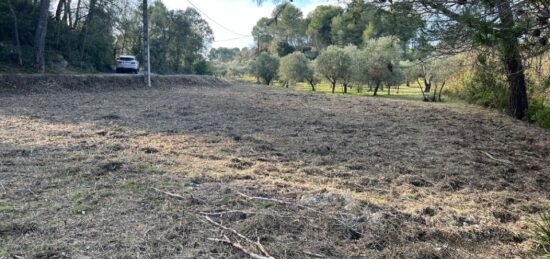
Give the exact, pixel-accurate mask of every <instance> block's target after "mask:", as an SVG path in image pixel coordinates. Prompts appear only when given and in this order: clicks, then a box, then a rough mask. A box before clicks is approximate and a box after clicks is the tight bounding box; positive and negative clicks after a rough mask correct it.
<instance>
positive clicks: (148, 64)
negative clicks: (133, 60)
mask: <svg viewBox="0 0 550 259" xmlns="http://www.w3.org/2000/svg"><path fill="white" fill-rule="evenodd" d="M148 16H149V8H148V5H147V0H143V47H144V50H143V64H144V67H143V75H144V77H145V78H144V79H145V85H146V86H147V87H151V62H150V57H149V54H150V52H149V18H148Z"/></svg>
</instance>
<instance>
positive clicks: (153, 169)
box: [139, 165, 168, 175]
mask: <svg viewBox="0 0 550 259" xmlns="http://www.w3.org/2000/svg"><path fill="white" fill-rule="evenodd" d="M139 169H140V171H142V172H143V173H145V174H156V175H163V174H166V173H167V172H168V171H167V170H166V169H165V168H163V167H162V166H158V165H140V167H139Z"/></svg>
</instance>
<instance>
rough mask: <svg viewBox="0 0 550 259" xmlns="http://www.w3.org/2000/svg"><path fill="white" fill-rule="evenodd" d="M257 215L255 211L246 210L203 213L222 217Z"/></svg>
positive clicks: (203, 213)
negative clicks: (225, 215)
mask: <svg viewBox="0 0 550 259" xmlns="http://www.w3.org/2000/svg"><path fill="white" fill-rule="evenodd" d="M232 213H235V214H238V213H240V214H256V213H255V212H253V211H244V210H226V211H217V212H207V211H201V214H202V215H208V216H220V215H224V214H232Z"/></svg>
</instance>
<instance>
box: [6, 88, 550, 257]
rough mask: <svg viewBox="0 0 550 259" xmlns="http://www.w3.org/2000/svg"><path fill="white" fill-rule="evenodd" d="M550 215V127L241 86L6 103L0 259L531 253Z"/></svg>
mask: <svg viewBox="0 0 550 259" xmlns="http://www.w3.org/2000/svg"><path fill="white" fill-rule="evenodd" d="M193 85H194V86H193ZM157 86H158V85H157ZM45 87H47V86H45ZM56 89H57V88H56ZM254 197H256V198H254ZM548 208H550V132H549V131H545V130H542V129H539V128H536V127H534V126H531V125H528V124H526V123H524V122H520V121H515V120H513V119H511V118H509V117H507V116H505V115H501V114H498V113H495V112H490V111H487V110H483V109H480V108H475V107H458V106H456V107H454V106H449V105H442V104H428V103H421V102H406V101H397V100H387V99H376V98H371V97H350V96H342V95H335V96H330V95H323V94H315V93H299V92H294V91H289V90H282V89H270V88H267V87H260V86H246V85H240V84H234V85H228V84H208V85H198V84H190V85H188V86H174V85H171V86H160V87H155V88H153V89H143V88H139V87H130V88H128V87H126V88H120V89H117V88H116V87H110V88H106V89H103V90H102V89H99V88H94V89H93V90H89V91H86V90H83V89H81V88H78V87H77V89H76V90H75V89H72V90H71V89H67V88H62V89H58V90H55V91H40V92H39V93H37V92H32V91H26V90H21V91H16V92H7V93H0V258H16V257H17V258H21V257H22V258H101V257H109V258H111V257H115V258H246V257H248V256H247V254H246V253H245V252H244V251H243V250H246V251H248V252H249V253H255V254H258V255H263V256H265V257H267V254H269V255H271V256H273V257H275V258H514V257H530V256H533V254H532V251H533V248H534V246H533V243H532V242H531V241H530V240H529V235H528V227H529V226H530V221H531V220H533V219H536V218H537V215H538V213H539V212H541V211H543V210H547V209H548ZM209 220H211V221H212V222H210V221H209ZM221 226H223V227H221ZM223 228H226V229H223ZM229 229H232V230H234V231H235V232H238V233H240V234H241V235H242V236H244V237H246V238H248V239H249V240H250V241H252V242H248V241H246V240H245V239H244V238H242V237H239V236H238V235H237V234H235V233H234V232H232V231H231V230H229ZM215 239H220V240H225V241H227V242H232V243H233V244H235V245H236V246H239V245H240V246H241V248H242V249H239V248H236V247H235V246H233V245H231V244H228V243H225V242H221V241H220V240H218V241H216V240H215ZM258 241H259V243H261V244H262V245H263V247H265V249H264V250H265V253H264V252H262V251H261V249H260V246H258V245H257V244H255V243H256V242H258ZM253 243H254V244H253Z"/></svg>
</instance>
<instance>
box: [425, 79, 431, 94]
mask: <svg viewBox="0 0 550 259" xmlns="http://www.w3.org/2000/svg"><path fill="white" fill-rule="evenodd" d="M430 91H432V80H431V79H426V78H424V93H429V92H430Z"/></svg>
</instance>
